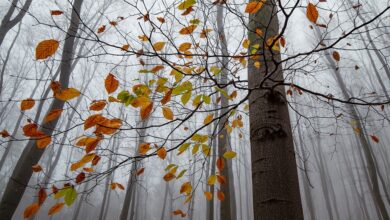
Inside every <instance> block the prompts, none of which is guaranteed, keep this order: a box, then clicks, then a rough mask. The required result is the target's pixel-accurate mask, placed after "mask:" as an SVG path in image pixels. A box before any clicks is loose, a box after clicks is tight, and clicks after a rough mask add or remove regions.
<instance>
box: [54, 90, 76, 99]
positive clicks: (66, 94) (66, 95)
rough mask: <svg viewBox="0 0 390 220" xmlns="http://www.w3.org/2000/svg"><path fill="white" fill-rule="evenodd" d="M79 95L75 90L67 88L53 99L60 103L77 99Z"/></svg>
mask: <svg viewBox="0 0 390 220" xmlns="http://www.w3.org/2000/svg"><path fill="white" fill-rule="evenodd" d="M80 94H81V93H80V91H79V90H77V89H75V88H67V89H64V90H62V91H61V92H59V93H57V94H54V97H56V98H57V99H59V100H61V101H68V100H71V99H73V98H76V97H78V96H79V95H80Z"/></svg>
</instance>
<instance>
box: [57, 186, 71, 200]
mask: <svg viewBox="0 0 390 220" xmlns="http://www.w3.org/2000/svg"><path fill="white" fill-rule="evenodd" d="M67 189H68V188H64V189H60V190H59V191H58V192H57V193H56V194H54V198H55V199H59V198H61V197H64V196H65V194H66V190H67Z"/></svg>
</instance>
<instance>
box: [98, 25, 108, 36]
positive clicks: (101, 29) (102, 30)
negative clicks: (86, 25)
mask: <svg viewBox="0 0 390 220" xmlns="http://www.w3.org/2000/svg"><path fill="white" fill-rule="evenodd" d="M105 30H106V25H102V26H100V27H99V29H98V34H100V33H103V32H104V31H105Z"/></svg>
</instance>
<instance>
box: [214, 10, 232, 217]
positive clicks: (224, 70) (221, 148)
mask: <svg viewBox="0 0 390 220" xmlns="http://www.w3.org/2000/svg"><path fill="white" fill-rule="evenodd" d="M223 15H224V10H223V6H222V5H217V28H218V39H219V42H220V47H221V53H222V55H223V57H222V62H221V65H222V66H221V74H220V82H219V83H220V84H221V86H225V85H226V84H227V83H228V74H229V71H228V70H229V69H228V68H229V59H228V57H227V56H228V55H229V52H228V46H227V40H226V35H225V30H224V22H223ZM223 89H224V90H225V91H226V92H227V89H226V87H223ZM228 105H229V101H228V100H227V98H226V97H225V96H223V95H221V112H220V115H224V116H223V117H222V118H221V119H220V121H219V123H218V131H219V132H220V133H219V141H218V154H219V156H222V155H223V153H224V152H225V151H228V150H231V147H230V145H229V143H228V138H229V137H228V133H227V131H226V129H225V123H226V122H227V115H226V112H227V111H228V110H227V108H228ZM213 165H214V164H213ZM221 174H222V175H223V176H224V177H225V179H226V182H227V185H226V186H222V187H221V188H220V190H221V191H222V192H223V193H224V194H225V200H224V201H223V202H221V212H220V214H221V219H224V220H231V219H237V212H236V195H235V187H234V175H233V164H232V160H227V161H226V166H225V169H223V170H222V172H221Z"/></svg>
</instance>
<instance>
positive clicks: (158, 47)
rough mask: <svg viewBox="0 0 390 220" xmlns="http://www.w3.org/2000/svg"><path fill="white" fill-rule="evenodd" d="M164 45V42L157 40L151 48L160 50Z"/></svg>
mask: <svg viewBox="0 0 390 220" xmlns="http://www.w3.org/2000/svg"><path fill="white" fill-rule="evenodd" d="M164 47H165V42H157V43H155V44H153V48H154V49H155V50H156V51H161V50H162V49H163V48H164Z"/></svg>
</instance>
